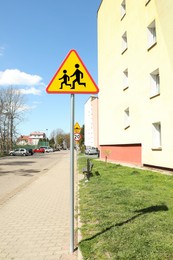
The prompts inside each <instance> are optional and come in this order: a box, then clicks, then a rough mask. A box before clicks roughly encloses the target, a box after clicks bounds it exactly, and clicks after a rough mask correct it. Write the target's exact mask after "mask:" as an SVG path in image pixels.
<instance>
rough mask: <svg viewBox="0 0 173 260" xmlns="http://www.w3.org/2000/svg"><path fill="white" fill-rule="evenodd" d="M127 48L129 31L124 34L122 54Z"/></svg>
mask: <svg viewBox="0 0 173 260" xmlns="http://www.w3.org/2000/svg"><path fill="white" fill-rule="evenodd" d="M126 50H127V32H125V33H124V34H123V36H122V54H123V53H124V52H125V51H126Z"/></svg>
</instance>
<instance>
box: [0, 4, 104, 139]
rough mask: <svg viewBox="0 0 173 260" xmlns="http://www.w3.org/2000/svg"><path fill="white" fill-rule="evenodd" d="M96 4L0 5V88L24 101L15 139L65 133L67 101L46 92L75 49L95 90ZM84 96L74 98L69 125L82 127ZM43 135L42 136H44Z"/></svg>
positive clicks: (68, 130)
mask: <svg viewBox="0 0 173 260" xmlns="http://www.w3.org/2000/svg"><path fill="white" fill-rule="evenodd" d="M100 2H101V0H85V1H82V0H73V1H71V0H63V1H60V0H44V1H42V0H29V1H23V0H15V1H10V0H6V1H1V15H0V87H8V86H14V87H17V88H19V89H21V91H22V93H23V94H24V96H25V103H26V107H27V109H26V112H25V120H24V121H23V122H22V123H21V124H20V125H19V126H18V130H19V134H23V135H29V134H30V133H31V132H33V131H43V132H47V134H48V135H50V134H51V132H52V131H53V130H56V129H59V128H61V129H63V130H64V131H65V132H66V133H68V132H70V119H71V116H70V95H69V94H47V92H46V87H47V85H48V84H49V82H50V81H51V79H52V78H53V76H54V74H55V73H56V71H57V70H58V68H59V67H60V65H61V64H62V62H63V60H64V59H65V57H66V56H67V54H68V53H69V51H70V50H72V49H75V50H76V51H77V53H78V54H79V56H80V58H81V59H82V61H83V63H84V64H85V66H86V68H87V69H88V71H89V73H90V74H91V76H92V78H93V79H94V81H95V82H96V84H97V82H98V81H97V10H98V8H99V5H100ZM88 98H89V95H88V94H85V95H84V94H76V95H75V122H78V123H79V125H81V126H82V125H83V124H84V104H85V102H86V101H87V99H88ZM46 129H48V131H46Z"/></svg>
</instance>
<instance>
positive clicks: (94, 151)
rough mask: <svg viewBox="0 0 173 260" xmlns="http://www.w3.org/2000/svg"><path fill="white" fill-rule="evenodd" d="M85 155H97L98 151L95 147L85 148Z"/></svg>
mask: <svg viewBox="0 0 173 260" xmlns="http://www.w3.org/2000/svg"><path fill="white" fill-rule="evenodd" d="M85 154H88V155H90V154H96V155H99V150H98V148H96V147H88V148H86V150H85Z"/></svg>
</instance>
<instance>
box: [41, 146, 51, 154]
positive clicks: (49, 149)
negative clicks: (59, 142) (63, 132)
mask: <svg viewBox="0 0 173 260" xmlns="http://www.w3.org/2000/svg"><path fill="white" fill-rule="evenodd" d="M40 148H43V149H44V150H45V152H46V153H50V152H53V148H51V147H50V146H40Z"/></svg>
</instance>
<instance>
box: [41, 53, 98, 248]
mask: <svg viewBox="0 0 173 260" xmlns="http://www.w3.org/2000/svg"><path fill="white" fill-rule="evenodd" d="M46 91H47V93H49V94H71V125H70V128H71V129H70V253H73V252H74V94H97V93H98V92H99V89H98V87H97V85H96V83H95V82H94V80H93V78H92V77H91V75H90V74H89V72H88V70H87V68H86V67H85V65H84V63H83V61H82V60H81V58H80V57H79V55H78V53H77V52H76V51H75V50H71V51H70V52H69V53H68V55H67V56H66V58H65V60H64V61H63V63H62V64H61V66H60V67H59V69H58V70H57V72H56V73H55V75H54V77H53V78H52V80H51V81H50V83H49V85H48V86H47V88H46ZM77 128H79V127H78V125H77ZM77 128H76V129H77ZM78 130H79V129H78ZM79 132H80V130H79ZM79 132H76V133H78V135H77V136H76V138H77V139H78V141H79V140H80V138H81V136H80V135H79ZM76 141H77V140H76Z"/></svg>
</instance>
